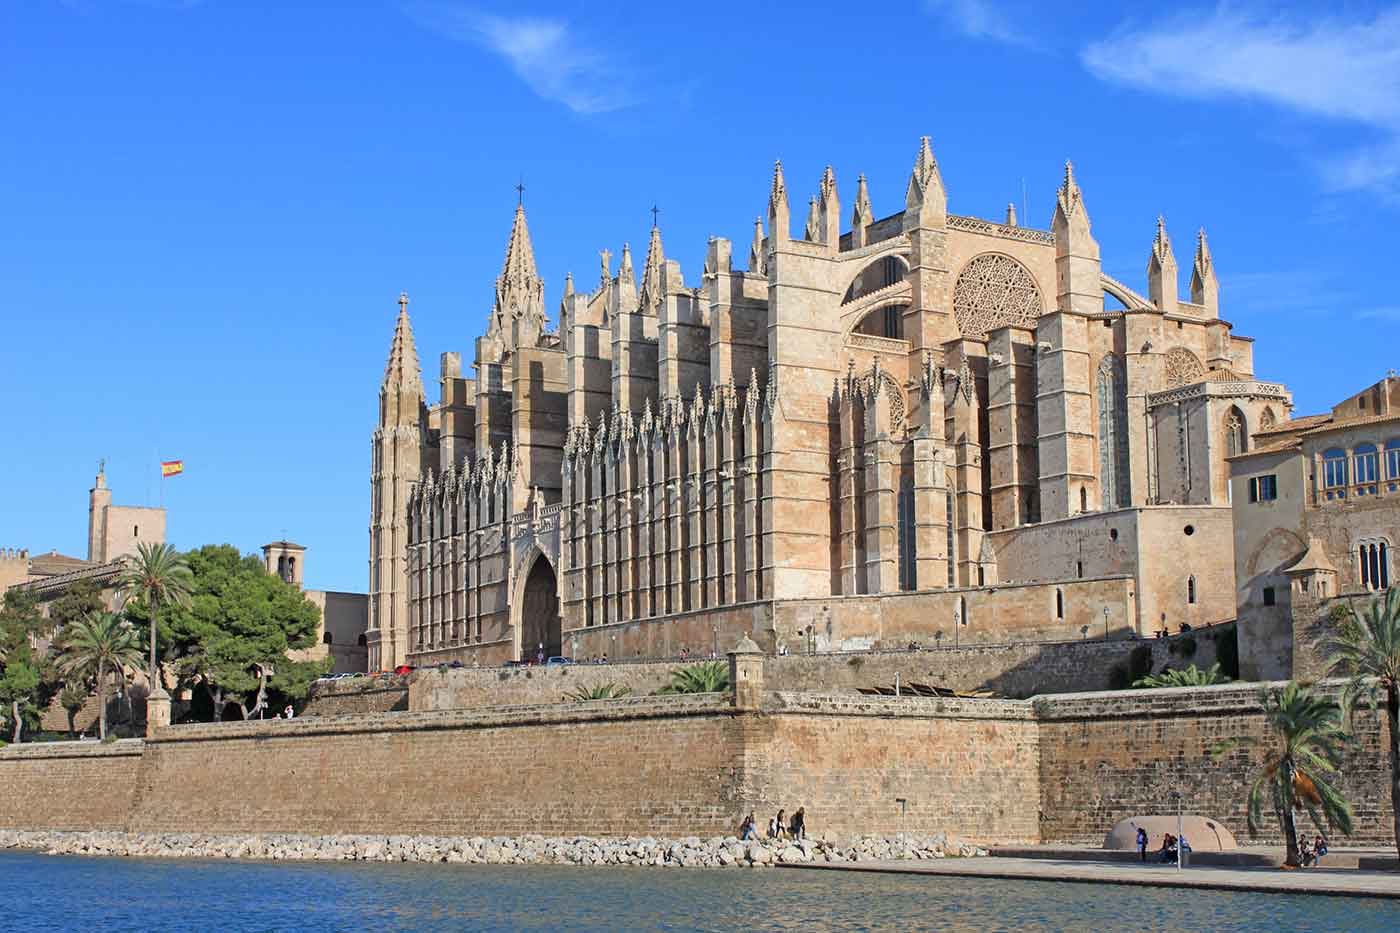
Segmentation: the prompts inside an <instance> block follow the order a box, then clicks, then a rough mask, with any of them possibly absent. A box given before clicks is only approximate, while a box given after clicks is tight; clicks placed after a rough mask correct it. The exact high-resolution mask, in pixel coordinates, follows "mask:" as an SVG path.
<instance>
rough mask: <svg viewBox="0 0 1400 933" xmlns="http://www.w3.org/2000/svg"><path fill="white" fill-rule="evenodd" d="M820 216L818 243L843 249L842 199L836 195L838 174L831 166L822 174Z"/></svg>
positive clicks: (832, 248)
mask: <svg viewBox="0 0 1400 933" xmlns="http://www.w3.org/2000/svg"><path fill="white" fill-rule="evenodd" d="M818 192H819V194H818V202H819V203H818V207H819V208H820V210H819V215H818V219H817V237H816V239H817V241H818V242H820V243H822V244H823V245H824V246H826V247H827V248H828V249H831V250H833V251H834V250H839V249H840V248H841V199H840V197H838V196H837V194H836V172H835V171H834V170H833V169H832V168H831V166H830V165H828V166H827V167H826V171H824V172H822V181H821V186H820V187H819V188H818Z"/></svg>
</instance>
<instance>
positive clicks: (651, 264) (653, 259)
mask: <svg viewBox="0 0 1400 933" xmlns="http://www.w3.org/2000/svg"><path fill="white" fill-rule="evenodd" d="M665 261H666V256H665V254H664V253H663V252H662V249H661V229H660V228H659V227H657V226H656V220H655V218H653V220H652V224H651V239H650V240H649V241H647V259H646V264H645V265H644V266H643V267H642V292H641V300H640V302H639V303H640V304H641V308H642V313H643V314H658V313H660V307H661V300H662V294H661V264H662V263H664V262H665Z"/></svg>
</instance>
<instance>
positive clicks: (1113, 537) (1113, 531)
mask: <svg viewBox="0 0 1400 933" xmlns="http://www.w3.org/2000/svg"><path fill="white" fill-rule="evenodd" d="M1108 540H1110V541H1117V540H1118V529H1117V528H1110V529H1108Z"/></svg>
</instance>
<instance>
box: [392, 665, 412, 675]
mask: <svg viewBox="0 0 1400 933" xmlns="http://www.w3.org/2000/svg"><path fill="white" fill-rule="evenodd" d="M394 673H395V674H412V673H413V666H412V665H411V664H400V665H399V666H398V667H396V668H394Z"/></svg>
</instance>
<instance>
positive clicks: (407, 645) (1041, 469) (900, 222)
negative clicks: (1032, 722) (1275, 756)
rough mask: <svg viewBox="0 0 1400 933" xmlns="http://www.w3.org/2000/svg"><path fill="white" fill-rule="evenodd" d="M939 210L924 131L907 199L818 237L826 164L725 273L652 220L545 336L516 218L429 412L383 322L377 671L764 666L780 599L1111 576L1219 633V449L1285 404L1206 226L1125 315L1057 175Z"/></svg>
mask: <svg viewBox="0 0 1400 933" xmlns="http://www.w3.org/2000/svg"><path fill="white" fill-rule="evenodd" d="M947 201H948V199H947V194H946V191H945V188H944V181H943V178H942V175H941V172H940V169H939V166H938V164H937V161H936V160H935V158H934V156H933V152H932V150H931V148H930V147H929V145H928V141H927V140H924V141H923V143H922V144H921V146H920V148H919V151H918V154H917V157H916V160H915V164H914V168H913V170H912V172H911V174H910V178H909V181H908V185H907V188H906V196H905V204H904V206H903V210H902V211H900V212H898V213H895V214H893V215H890V216H887V217H885V218H883V219H876V216H875V214H874V212H873V209H872V206H871V203H870V198H869V194H868V191H867V189H866V186H865V183H864V179H862V180H861V182H860V184H859V185H858V187H857V192H856V198H855V205H854V210H853V212H852V215H851V224H850V228H849V230H847V231H846V232H844V233H843V232H842V222H841V221H842V208H841V203H840V199H839V196H838V193H837V183H836V178H835V175H834V173H833V172H832V171H831V170H830V169H828V170H827V171H826V172H825V173H824V174H823V176H822V178H821V179H820V181H819V184H818V193H817V197H815V198H814V199H813V200H812V202H811V207H810V213H809V216H808V218H807V222H806V225H805V229H804V233H803V235H802V236H801V238H795V237H793V236H792V226H791V217H790V212H789V206H788V191H787V186H786V178H785V176H784V173H783V170H782V166H781V164H780V165H778V166H777V167H776V168H775V171H774V173H773V179H772V185H771V189H770V195H769V202H768V207H767V212H766V221H765V220H763V219H760V220H759V221H758V222H757V223H756V224H755V228H754V233H753V239H752V243H751V245H750V247H749V249H748V251H747V252H748V257H747V258H748V262H747V268H746V269H740V268H738V267H737V264H736V257H735V255H734V248H733V244H732V243H731V242H730V241H729V240H726V239H723V238H718V237H716V238H712V239H711V240H710V242H709V244H708V248H707V251H706V259H705V264H704V268H703V269H702V270H701V272H700V276H699V278H698V280H697V279H692V280H691V281H690V282H689V283H688V282H687V281H686V280H685V278H684V276H683V275H682V271H681V267H680V264H679V263H678V262H677V261H676V260H674V259H671V258H668V257H667V256H666V254H665V251H664V248H663V245H662V239H661V232H660V230H659V229H658V228H656V227H655V226H654V227H653V229H652V231H651V234H650V237H649V242H648V245H647V250H646V255H645V259H644V261H643V263H642V266H641V271H640V276H639V275H638V272H637V271H636V269H635V268H634V264H633V259H632V253H631V250H630V248H629V247H627V246H625V245H624V247H623V249H622V251H621V256H620V263H619V264H618V265H617V266H616V267H614V265H613V263H612V257H611V254H610V253H609V252H608V251H606V250H605V251H604V252H603V253H602V262H601V269H600V272H599V277H598V280H597V283H596V285H595V286H593V287H592V288H587V289H586V288H576V287H575V284H574V280H573V278H572V277H570V278H569V280H568V281H567V282H566V283H565V287H564V292H563V296H562V299H561V301H560V304H559V311H558V318H557V324H558V326H557V329H556V330H550V329H549V328H548V326H547V323H546V317H545V311H544V298H543V294H544V288H543V282H542V281H541V279H540V278H539V276H538V274H537V272H536V268H535V260H534V255H533V252H532V248H531V241H530V235H529V231H528V227H527V224H526V218H525V211H524V208H523V206H521V207H517V209H516V213H515V220H514V224H513V226H512V229H511V233H510V237H509V240H508V245H507V249H506V257H505V262H504V264H503V267H502V271H501V274H500V276H499V278H498V279H497V281H496V288H495V301H494V304H493V307H492V311H491V315H490V318H489V324H488V328H487V332H486V334H485V335H484V336H482V337H481V338H479V339H478V340H477V341H476V347H475V358H474V361H473V367H474V370H475V374H474V376H473V377H470V378H469V377H465V376H463V374H462V366H461V357H460V355H459V354H456V353H448V354H444V355H443V357H442V363H441V383H440V401H439V403H438V404H437V405H436V406H433V407H431V408H430V407H429V406H428V404H427V402H426V400H425V397H424V394H423V387H422V382H421V378H420V375H419V372H418V367H417V353H416V349H415V348H414V346H413V339H412V332H411V329H410V327H409V323H408V317H407V312H406V303H404V302H405V301H406V299H405V300H403V301H401V306H400V314H399V320H398V324H397V326H396V329H395V334H394V339H393V344H392V348H391V352H390V357H389V364H388V367H387V368H386V373H385V378H384V382H383V384H382V386H381V392H380V400H381V405H380V419H379V424H378V426H377V428H376V430H375V434H374V441H373V446H374V466H373V476H372V491H373V504H372V520H371V529H370V531H371V593H372V596H371V610H370V611H371V619H370V633H369V649H370V659H369V660H370V665H371V667H372V668H375V669H384V668H388V667H391V666H393V665H394V664H396V663H398V662H399V661H401V660H403V659H405V658H407V659H409V660H411V661H414V662H420V663H431V662H434V661H439V660H444V659H447V658H461V659H463V660H467V661H470V660H483V663H485V660H484V659H491V660H498V659H503V658H517V657H521V656H534V655H536V654H538V653H544V654H546V655H554V654H561V653H562V654H567V653H568V651H569V645H570V644H571V643H572V642H574V641H575V640H578V641H587V642H589V643H590V644H592V645H593V647H592V648H589V649H584V650H585V652H586V653H597V654H601V653H606V651H607V647H606V645H610V644H611V640H612V638H613V636H614V635H615V634H616V632H615V631H613V630H612V627H614V626H629V625H641V626H643V627H645V628H646V629H647V630H648V631H652V630H654V629H655V628H656V627H657V625H658V624H659V625H660V626H661V627H668V626H669V627H672V628H688V629H689V630H690V631H689V632H688V633H687V634H685V635H681V636H677V637H676V638H671V637H670V636H666V635H658V634H648V635H647V636H646V640H647V641H648V643H651V644H656V643H660V642H664V641H667V640H668V638H669V639H670V640H672V641H676V640H679V639H685V640H686V641H687V642H691V643H692V644H693V643H694V640H696V639H697V635H699V636H703V634H705V633H704V632H703V631H697V629H699V628H701V627H703V625H704V624H705V623H699V624H697V623H695V621H694V620H695V619H696V618H697V617H698V616H697V614H699V616H705V615H708V614H714V613H719V614H721V616H720V618H721V619H722V620H724V621H725V622H727V623H729V624H732V625H734V626H742V625H744V624H745V623H746V622H747V621H750V620H752V621H763V619H764V618H766V619H771V620H773V621H774V627H772V628H768V629H760V628H750V629H748V631H752V632H753V635H754V637H755V639H756V640H757V641H758V642H759V643H760V644H761V645H763V646H764V647H765V648H767V650H770V651H771V650H774V648H775V647H776V645H777V643H778V642H779V641H781V640H783V639H785V638H787V637H789V635H788V633H785V632H784V631H783V630H782V629H781V625H780V624H779V622H778V620H779V619H780V617H781V616H782V614H783V611H784V610H783V608H782V607H784V606H785V605H786V604H788V603H791V602H794V601H807V600H813V599H828V598H833V597H842V598H852V597H862V598H865V597H869V598H874V599H876V600H877V601H883V600H886V599H890V598H893V597H894V596H895V594H899V593H901V592H908V591H917V592H920V593H925V592H931V591H946V592H952V591H954V590H968V591H977V592H978V593H982V592H985V593H987V594H990V593H991V589H992V588H993V587H994V586H996V585H998V584H1006V583H1015V584H1016V585H1018V586H1020V585H1031V586H1033V587H1039V588H1040V591H1041V595H1040V596H1037V597H1036V598H1035V599H1036V600H1039V601H1040V602H1044V600H1046V599H1053V598H1054V597H1053V593H1054V586H1056V585H1060V584H1067V583H1071V582H1073V581H1078V580H1082V579H1090V578H1103V577H1110V576H1114V577H1116V576H1121V577H1123V578H1126V579H1127V580H1128V586H1127V589H1126V591H1125V592H1126V595H1125V596H1122V597H1121V598H1115V599H1114V600H1111V601H1109V602H1108V603H1107V606H1108V608H1109V609H1110V612H1111V613H1114V614H1115V615H1116V614H1118V613H1120V612H1123V611H1125V610H1124V607H1123V605H1122V602H1121V600H1122V599H1127V600H1130V601H1131V607H1130V608H1129V609H1127V610H1126V611H1127V613H1128V615H1127V616H1125V617H1124V618H1122V619H1121V620H1118V619H1116V620H1115V621H1114V623H1113V624H1115V625H1122V626H1123V627H1124V628H1125V629H1128V630H1132V631H1135V632H1137V633H1139V634H1147V633H1150V632H1152V631H1154V630H1156V629H1158V628H1161V627H1164V626H1176V625H1178V624H1179V623H1181V622H1188V621H1189V622H1191V623H1193V624H1198V623H1202V622H1214V621H1219V620H1222V619H1227V618H1229V617H1230V616H1231V615H1232V610H1233V605H1234V600H1233V581H1232V579H1231V577H1230V574H1229V573H1228V570H1226V571H1225V572H1220V573H1217V572H1213V571H1212V569H1211V568H1220V567H1224V568H1228V567H1229V566H1230V564H1231V547H1232V540H1231V536H1230V534H1229V520H1228V495H1229V492H1228V483H1227V477H1228V473H1227V469H1226V466H1225V457H1226V456H1227V455H1229V454H1231V453H1234V452H1236V451H1237V450H1238V449H1242V448H1240V447H1239V438H1240V437H1242V436H1243V434H1244V432H1246V431H1247V427H1246V425H1254V424H1257V423H1258V422H1260V421H1262V420H1266V419H1268V418H1274V419H1276V420H1282V419H1284V418H1286V417H1287V412H1288V408H1289V396H1288V393H1287V392H1286V391H1285V390H1284V388H1283V387H1282V386H1281V385H1278V384H1276V383H1267V382H1260V381H1257V380H1255V379H1254V377H1253V357H1252V347H1251V342H1250V340H1249V339H1248V338H1244V337H1240V336H1237V335H1235V334H1234V333H1233V330H1232V328H1231V325H1230V324H1229V322H1228V321H1226V320H1224V319H1222V318H1221V316H1220V305H1219V295H1218V286H1217V283H1216V272H1215V266H1214V260H1213V258H1212V255H1211V252H1210V249H1209V247H1208V245H1207V242H1206V238H1205V235H1204V233H1202V234H1201V235H1200V236H1199V237H1198V238H1197V243H1196V250H1195V256H1194V259H1193V263H1192V273H1191V279H1190V290H1189V294H1190V300H1189V301H1187V300H1185V298H1184V297H1182V296H1181V295H1179V294H1178V281H1177V279H1178V269H1177V265H1176V260H1175V258H1174V255H1173V253H1172V245H1171V241H1170V239H1169V237H1168V235H1167V232H1166V228H1165V224H1164V223H1163V222H1161V221H1160V220H1159V222H1158V225H1157V230H1156V235H1155V237H1154V238H1153V240H1152V243H1151V247H1150V249H1149V261H1148V268H1147V286H1148V287H1147V296H1144V295H1142V294H1139V293H1138V292H1135V291H1133V290H1132V289H1130V288H1129V287H1128V286H1126V285H1124V284H1122V283H1121V282H1118V281H1117V280H1115V279H1112V278H1110V277H1108V276H1106V275H1104V274H1103V272H1102V269H1101V268H1100V263H1099V248H1098V244H1097V243H1096V241H1095V240H1094V237H1093V234H1092V231H1091V227H1090V221H1089V215H1088V208H1087V206H1086V202H1085V199H1084V196H1083V193H1082V191H1081V189H1080V187H1079V184H1078V182H1077V180H1076V179H1075V177H1074V174H1073V172H1072V170H1071V169H1070V167H1069V166H1066V170H1065V174H1064V179H1063V183H1062V184H1061V186H1060V189H1059V192H1058V195H1057V198H1056V205H1055V214H1054V221H1053V224H1052V227H1051V229H1050V230H1033V229H1028V228H1023V227H1019V226H1017V225H1015V223H1014V221H1013V222H1010V223H995V222H991V221H986V220H981V219H977V218H973V217H966V216H959V215H955V214H951V213H949V212H948V209H947V208H948V204H947ZM1008 220H1010V218H1008ZM765 224H766V233H765ZM1105 296H1109V298H1111V299H1112V301H1113V303H1116V304H1118V305H1120V306H1121V307H1116V308H1115V307H1111V306H1109V305H1106V303H1105ZM1188 527H1189V528H1191V529H1192V531H1183V529H1186V528H1188ZM1172 529H1174V530H1172ZM1169 531H1170V533H1169ZM1193 531H1194V532H1195V533H1196V534H1197V535H1198V536H1197V537H1195V538H1194V539H1191V540H1187V538H1188V537H1189V536H1190V535H1191V534H1192V532H1193ZM1100 536H1104V540H1100ZM1183 552H1184V553H1187V554H1188V559H1189V561H1190V564H1191V566H1192V567H1193V568H1199V570H1194V569H1193V570H1191V571H1188V574H1187V576H1189V577H1191V578H1192V579H1191V581H1190V584H1189V586H1188V585H1186V584H1185V582H1184V581H1183V579H1182V575H1181V573H1180V570H1181V568H1180V566H1179V564H1178V563H1177V562H1176V561H1175V560H1174V559H1173V558H1175V557H1176V556H1177V555H1178V554H1180V553H1183ZM1003 592H1005V591H1000V592H998V594H997V595H998V596H1001V594H1002V593H1003ZM978 598H979V599H980V598H981V596H980V595H979V597H978ZM1003 598H1005V597H1003ZM1018 598H1019V597H1018ZM968 599H969V600H971V599H972V597H970V596H969V597H968ZM1016 603H1017V600H1015V599H1013V600H1011V602H1009V603H1007V604H1006V605H1005V606H1004V611H1002V612H999V613H998V614H999V615H1001V616H1003V617H1010V616H1012V615H1014V614H1015V613H1017V612H1019V611H1021V610H1020V607H1019V605H1017V604H1016ZM748 606H760V607H766V608H759V609H754V610H748V609H743V608H742V607H748ZM1100 608H1102V607H1100ZM730 610H736V611H733V612H731V611H730ZM939 612H940V613H942V612H943V609H942V608H940V609H939ZM756 613H757V614H760V615H761V616H762V617H763V618H759V619H754V616H755V614H756ZM948 615H949V616H951V612H949V613H948ZM687 620H689V621H687ZM709 624H710V625H713V626H716V629H717V630H716V634H717V635H718V636H723V640H724V641H725V643H730V644H732V643H733V641H734V637H731V636H737V635H738V634H743V633H744V630H743V629H742V628H740V629H738V630H737V631H735V630H733V629H728V630H724V631H718V628H719V627H720V625H719V622H718V621H711V622H710V623H709ZM940 624H942V616H941V615H940V616H936V617H934V618H932V619H931V620H930V625H929V627H928V628H927V629H926V630H925V631H923V632H922V636H923V637H924V638H925V639H927V638H930V637H932V629H933V628H934V627H937V626H938V625H940ZM599 632H606V635H604V636H600V635H598V634H596V633H599ZM1002 640H1006V639H1005V638H1003V639H1002ZM600 643H601V644H600ZM700 643H701V644H703V643H704V642H703V641H700ZM638 647H640V646H638ZM627 656H630V652H628V653H627Z"/></svg>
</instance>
